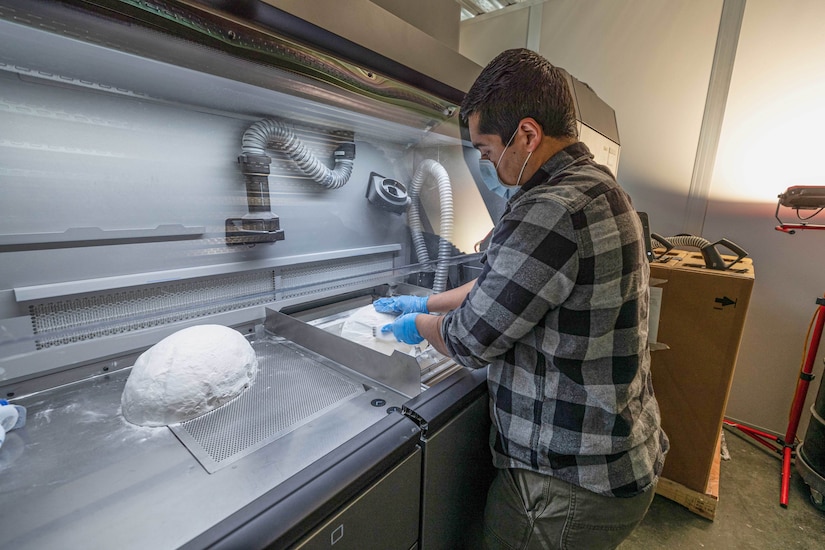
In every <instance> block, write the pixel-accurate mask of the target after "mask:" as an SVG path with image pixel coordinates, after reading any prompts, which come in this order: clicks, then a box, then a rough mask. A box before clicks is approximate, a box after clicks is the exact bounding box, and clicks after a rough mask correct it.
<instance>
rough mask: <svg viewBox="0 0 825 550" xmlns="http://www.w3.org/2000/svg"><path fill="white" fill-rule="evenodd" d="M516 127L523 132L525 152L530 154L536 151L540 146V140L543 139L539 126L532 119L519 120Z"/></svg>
mask: <svg viewBox="0 0 825 550" xmlns="http://www.w3.org/2000/svg"><path fill="white" fill-rule="evenodd" d="M518 125H519V129H520V130H521V131H522V132H524V136H525V138H526V139H527V143H526V147H527V151H528V152H530V153H532V152H533V151H535V150H536V149H538V147H539V145H540V144H541V140H542V138H543V137H544V132H543V131H542V128H541V125H540V124H539V123H538V122H536V119H534V118H532V117H527V118H523V119H521V120H520V121H519V123H518Z"/></svg>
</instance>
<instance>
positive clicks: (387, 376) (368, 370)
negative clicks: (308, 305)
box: [266, 310, 421, 397]
mask: <svg viewBox="0 0 825 550" xmlns="http://www.w3.org/2000/svg"><path fill="white" fill-rule="evenodd" d="M266 329H267V330H268V331H270V332H272V333H273V334H277V335H280V336H283V337H285V338H288V339H289V340H291V341H293V342H296V343H298V344H300V345H302V346H304V347H306V348H308V349H311V350H313V351H315V352H317V353H319V354H321V355H323V356H325V357H329V358H330V359H332V360H334V361H336V362H338V363H340V364H342V365H345V366H347V367H349V368H351V369H353V370H355V371H356V372H360V373H362V374H363V375H365V376H367V377H369V378H370V379H373V380H376V381H378V382H380V383H382V384H385V385H387V386H389V387H390V388H392V389H394V390H396V391H398V392H401V393H403V394H404V395H406V396H408V397H412V396H414V395H418V394H419V393H420V392H421V368H420V367H419V366H418V362H417V361H416V360H415V358H414V357H411V356H409V355H406V354H403V353H400V352H398V351H394V352H393V353H392V355H391V356H389V357H388V356H386V355H384V354H383V353H381V352H378V351H375V350H371V349H369V348H366V347H364V346H361V345H359V344H356V343H354V342H350V341H349V340H346V339H344V338H341V337H340V336H336V335H335V334H331V333H329V332H326V331H324V330H322V329H319V328H317V327H313V326H311V325H308V324H306V323H303V322H301V321H298V320H297V319H294V318H292V317H290V316H289V315H284V314H283V313H280V312H278V311H274V310H267V315H266Z"/></svg>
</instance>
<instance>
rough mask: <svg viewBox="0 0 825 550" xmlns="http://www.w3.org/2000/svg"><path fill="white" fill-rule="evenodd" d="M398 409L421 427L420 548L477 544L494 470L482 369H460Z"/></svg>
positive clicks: (477, 546) (487, 405) (485, 380)
mask: <svg viewBox="0 0 825 550" xmlns="http://www.w3.org/2000/svg"><path fill="white" fill-rule="evenodd" d="M404 408H405V411H407V412H408V414H410V415H413V416H414V417H416V418H417V419H418V421H419V422H422V423H423V425H424V426H425V430H424V434H423V436H422V439H421V447H422V449H423V455H424V456H423V471H422V476H423V477H422V495H421V535H420V542H421V549H422V550H430V549H445V550H446V549H455V548H480V547H481V544H480V537H481V522H482V519H483V517H484V505H485V503H486V500H487V489H488V488H489V487H490V483H491V482H492V480H493V477H494V475H495V469H494V467H493V464H492V458H491V455H490V449H489V445H488V439H489V433H490V415H489V399H488V394H487V369H486V368H485V369H480V370H476V371H471V370H466V369H465V370H462V371H460V372H458V373H456V374H454V375H453V376H451V377H450V378H448V379H447V380H444V381H443V382H442V383H440V384H438V385H436V386H434V387H433V388H431V389H430V390H428V391H427V392H424V393H423V394H421V395H420V396H418V397H417V398H415V399H413V400H412V401H410V402H409V403H408V404H407V405H406V406H405V407H404Z"/></svg>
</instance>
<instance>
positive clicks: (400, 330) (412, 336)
mask: <svg viewBox="0 0 825 550" xmlns="http://www.w3.org/2000/svg"><path fill="white" fill-rule="evenodd" d="M419 315H421V314H420V313H405V314H404V315H401V316H400V317H398V318H397V319H396V320H395V321H393V322H392V323H390V324H389V325H384V326H383V327H381V332H390V331H392V333H393V335H394V336H395V339H396V340H398V341H399V342H404V343H405V344H410V345H415V344H420V343H421V342H423V341H424V339H423V338H422V337H421V335H420V334H418V329H417V328H416V327H415V318H416V317H418V316H419Z"/></svg>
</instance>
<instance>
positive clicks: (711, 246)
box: [650, 233, 748, 270]
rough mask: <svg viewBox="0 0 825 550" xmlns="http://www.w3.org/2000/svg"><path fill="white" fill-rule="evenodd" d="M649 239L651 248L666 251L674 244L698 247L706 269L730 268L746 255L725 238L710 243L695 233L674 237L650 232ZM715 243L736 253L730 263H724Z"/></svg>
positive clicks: (674, 245)
mask: <svg viewBox="0 0 825 550" xmlns="http://www.w3.org/2000/svg"><path fill="white" fill-rule="evenodd" d="M650 240H651V244H652V245H653V248H665V249H667V250H668V251H669V250H670V249H672V248H674V247H676V246H690V247H694V248H698V249H699V251H700V252H701V253H702V258H704V260H705V267H707V268H708V269H717V270H726V269H730V268H731V267H732V266H733V265H734V264H735V263H737V262H739V261H740V260H741V259H742V258H744V257H746V256H747V255H748V253H747V252H745V251H744V250H743V249H742V248H741V247H739V246H738V245H737V244H735V243H733V242H731V241H729V240H727V239H719V240H718V241H716V242H713V243H712V242H710V241H709V240H707V239H704V238H702V237H697V236H695V235H676V236H674V237H667V238H665V237H661V236H659V235H657V234H656V233H652V234H651V239H650ZM716 245H722V246H724V247H726V248H727V249H729V250H731V251H732V252H734V253H736V256H737V258H736V259H735V260H733V261H732V262H730V263H725V261H724V260H723V259H722V256H721V255H720V254H719V251H718V250H716ZM662 255H663V254H662ZM662 255H660V256H659V257H661V256H662Z"/></svg>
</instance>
